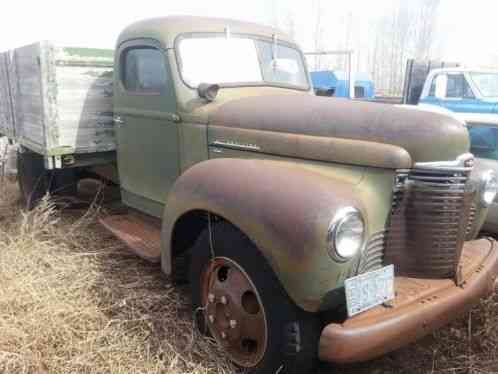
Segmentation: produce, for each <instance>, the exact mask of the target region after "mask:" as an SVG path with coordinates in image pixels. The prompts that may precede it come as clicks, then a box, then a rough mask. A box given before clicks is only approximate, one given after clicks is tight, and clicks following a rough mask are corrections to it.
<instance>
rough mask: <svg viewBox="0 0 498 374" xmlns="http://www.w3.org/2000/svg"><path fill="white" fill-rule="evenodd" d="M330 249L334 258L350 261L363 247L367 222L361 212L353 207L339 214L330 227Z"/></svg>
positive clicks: (344, 209) (342, 210)
mask: <svg viewBox="0 0 498 374" xmlns="http://www.w3.org/2000/svg"><path fill="white" fill-rule="evenodd" d="M327 239H328V247H329V253H330V255H331V256H332V257H334V258H336V259H338V260H341V261H344V260H348V259H350V258H351V257H353V256H354V255H356V253H358V251H359V250H360V249H361V248H362V247H363V243H364V241H365V222H364V221H363V217H362V215H361V213H360V211H359V210H358V209H356V208H353V207H347V208H343V209H341V210H340V211H338V212H337V214H336V215H335V216H334V218H333V219H332V221H331V222H330V225H329V232H328V238H327Z"/></svg>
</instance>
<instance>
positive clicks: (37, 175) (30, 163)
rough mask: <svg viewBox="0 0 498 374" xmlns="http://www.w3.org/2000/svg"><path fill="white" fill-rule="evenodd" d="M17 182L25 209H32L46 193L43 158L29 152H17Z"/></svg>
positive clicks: (46, 184)
mask: <svg viewBox="0 0 498 374" xmlns="http://www.w3.org/2000/svg"><path fill="white" fill-rule="evenodd" d="M17 180H18V183H19V189H20V190H21V196H22V198H23V200H24V202H25V204H26V208H27V209H28V210H31V209H33V208H34V207H35V206H36V204H37V203H38V202H39V201H40V199H41V198H42V197H43V196H44V195H45V194H46V193H47V191H48V178H47V172H46V170H45V166H44V164H43V157H42V156H40V155H39V154H36V153H33V152H29V151H23V152H20V151H17Z"/></svg>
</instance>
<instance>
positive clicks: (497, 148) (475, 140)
mask: <svg viewBox="0 0 498 374" xmlns="http://www.w3.org/2000/svg"><path fill="white" fill-rule="evenodd" d="M468 129H469V135H470V151H471V152H472V153H473V154H474V155H475V156H476V157H481V158H488V159H494V160H497V159H498V142H497V139H498V128H494V127H488V126H483V125H469V127H468Z"/></svg>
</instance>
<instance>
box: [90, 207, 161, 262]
mask: <svg viewBox="0 0 498 374" xmlns="http://www.w3.org/2000/svg"><path fill="white" fill-rule="evenodd" d="M100 223H101V224H102V226H104V227H105V228H106V229H107V230H109V231H110V232H111V233H113V234H114V235H115V236H116V237H117V238H118V239H120V240H121V241H123V242H124V243H125V244H126V246H127V247H128V248H129V249H130V250H131V251H132V252H133V253H135V254H137V255H138V256H140V257H142V258H143V259H145V260H147V261H150V262H159V261H160V260H161V225H160V223H159V220H156V219H154V218H151V217H148V216H144V215H142V214H138V213H127V214H115V215H109V216H105V217H102V218H100Z"/></svg>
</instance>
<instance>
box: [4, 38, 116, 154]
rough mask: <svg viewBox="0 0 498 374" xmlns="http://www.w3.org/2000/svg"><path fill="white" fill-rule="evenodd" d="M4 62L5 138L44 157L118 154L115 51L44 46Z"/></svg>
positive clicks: (6, 56)
mask: <svg viewBox="0 0 498 374" xmlns="http://www.w3.org/2000/svg"><path fill="white" fill-rule="evenodd" d="M0 61H2V62H3V68H2V69H0V92H1V93H2V94H1V97H3V98H4V99H0V132H1V133H3V134H4V135H7V136H9V137H10V138H13V139H14V140H16V141H17V142H18V143H19V144H21V145H23V146H25V147H27V148H29V149H31V150H32V151H34V152H37V153H40V154H43V155H46V156H51V155H64V154H79V153H94V152H107V151H113V150H115V148H116V143H115V136H114V124H113V113H112V75H113V51H112V50H104V49H93V48H72V47H66V46H58V45H55V44H54V43H51V42H47V41H42V42H38V43H34V44H31V45H28V46H24V47H21V48H17V49H15V50H13V51H9V52H7V53H4V54H2V58H0ZM6 93H8V95H6ZM6 98H9V100H6ZM9 106H10V108H9ZM9 113H10V116H9Z"/></svg>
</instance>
